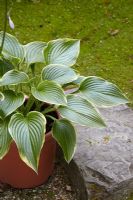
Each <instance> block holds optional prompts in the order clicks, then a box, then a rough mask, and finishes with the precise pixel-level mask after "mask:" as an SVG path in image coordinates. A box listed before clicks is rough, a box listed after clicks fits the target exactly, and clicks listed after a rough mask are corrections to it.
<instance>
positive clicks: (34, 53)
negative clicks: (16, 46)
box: [24, 41, 47, 64]
mask: <svg viewBox="0 0 133 200" xmlns="http://www.w3.org/2000/svg"><path fill="white" fill-rule="evenodd" d="M46 46H47V43H45V42H39V41H35V42H30V43H28V44H26V45H24V50H25V62H26V63H28V64H31V63H37V62H44V54H43V51H44V48H45V47H46Z"/></svg>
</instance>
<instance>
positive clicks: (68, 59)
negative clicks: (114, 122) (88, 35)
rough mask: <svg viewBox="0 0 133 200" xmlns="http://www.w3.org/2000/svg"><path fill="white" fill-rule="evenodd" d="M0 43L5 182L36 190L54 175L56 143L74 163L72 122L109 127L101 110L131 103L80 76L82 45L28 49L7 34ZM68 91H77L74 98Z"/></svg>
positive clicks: (0, 177) (0, 147)
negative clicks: (78, 62) (70, 88)
mask: <svg viewBox="0 0 133 200" xmlns="http://www.w3.org/2000/svg"><path fill="white" fill-rule="evenodd" d="M3 41H4V42H3ZM0 42H1V43H3V45H2V48H1V53H0V77H1V78H0V159H1V160H0V181H1V182H5V183H8V184H10V185H12V186H14V187H17V188H30V187H34V186H37V185H40V184H42V183H43V182H45V181H46V180H47V178H48V177H49V176H50V175H51V173H52V170H53V167H54V157H55V152H56V142H57V143H58V144H59V145H60V147H61V148H62V150H63V153H64V158H65V160H66V161H67V162H68V163H69V162H70V161H71V159H72V157H73V155H74V152H75V149H76V133H75V128H74V126H73V124H72V122H74V123H77V124H80V125H83V126H88V127H104V126H105V123H104V120H103V119H102V117H101V115H100V113H99V111H98V110H97V107H110V106H115V105H118V104H125V103H127V102H128V100H127V98H126V97H125V96H124V95H123V94H122V92H121V91H120V89H119V88H118V87H117V86H116V85H114V84H112V83H110V82H108V81H106V80H104V79H102V78H99V77H96V76H88V77H83V76H80V75H79V74H78V73H77V72H76V71H75V70H74V68H73V66H74V65H75V63H76V60H77V58H78V55H79V49H80V41H79V40H77V39H68V38H67V39H57V40H52V41H50V42H47V43H46V42H41V41H35V42H31V43H28V44H26V45H22V44H20V43H19V41H18V40H17V38H16V37H14V36H12V35H10V34H8V33H5V32H1V33H0ZM37 63H42V65H41V66H42V67H40V66H39V65H37ZM68 86H72V87H73V88H74V90H71V91H70V93H69V94H67V93H66V92H65V91H66V89H67V88H68ZM55 141H56V142H55Z"/></svg>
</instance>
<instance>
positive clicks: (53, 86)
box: [31, 80, 66, 105]
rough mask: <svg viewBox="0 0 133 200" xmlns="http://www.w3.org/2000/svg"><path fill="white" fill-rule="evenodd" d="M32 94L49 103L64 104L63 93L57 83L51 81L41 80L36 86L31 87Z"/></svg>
mask: <svg viewBox="0 0 133 200" xmlns="http://www.w3.org/2000/svg"><path fill="white" fill-rule="evenodd" d="M31 91H32V94H33V96H34V97H35V98H36V99H38V100H40V101H44V102H47V103H50V104H56V105H66V97H65V94H64V92H63V90H62V88H61V87H60V85H58V84H57V83H55V82H53V81H47V80H45V81H43V82H41V83H40V84H39V85H38V86H37V88H35V87H32V90H31Z"/></svg>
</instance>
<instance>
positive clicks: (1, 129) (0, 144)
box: [0, 118, 12, 159]
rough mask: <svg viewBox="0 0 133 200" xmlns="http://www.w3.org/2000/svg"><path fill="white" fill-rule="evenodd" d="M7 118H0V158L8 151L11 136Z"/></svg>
mask: <svg viewBox="0 0 133 200" xmlns="http://www.w3.org/2000/svg"><path fill="white" fill-rule="evenodd" d="M8 123H9V119H8V118H6V119H4V120H2V119H0V159H2V158H3V157H4V156H5V155H6V154H7V152H8V151H9V148H10V144H11V141H12V138H11V136H10V134H9V131H8Z"/></svg>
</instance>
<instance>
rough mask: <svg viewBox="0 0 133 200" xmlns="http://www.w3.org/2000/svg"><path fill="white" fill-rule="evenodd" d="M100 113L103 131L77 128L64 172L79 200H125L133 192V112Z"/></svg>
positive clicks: (123, 109) (119, 109) (125, 109)
mask: <svg viewBox="0 0 133 200" xmlns="http://www.w3.org/2000/svg"><path fill="white" fill-rule="evenodd" d="M101 113H102V115H103V117H104V119H105V121H106V124H107V127H106V128H104V129H94V128H93V129H92V128H86V127H81V126H76V129H77V132H78V146H77V150H76V154H75V156H74V159H73V161H72V162H71V163H70V164H69V165H67V171H68V174H69V176H70V178H71V180H72V182H73V185H74V186H75V188H76V190H77V193H78V198H79V199H80V200H126V199H127V198H128V196H129V195H130V193H131V192H133V110H132V109H130V108H128V107H127V106H118V107H114V108H110V109H108V110H107V109H102V110H101Z"/></svg>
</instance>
